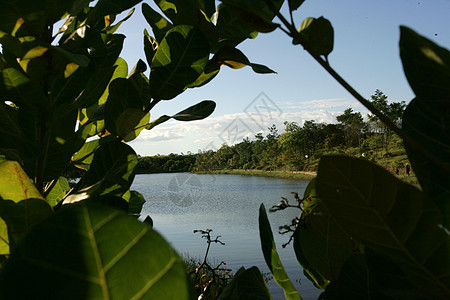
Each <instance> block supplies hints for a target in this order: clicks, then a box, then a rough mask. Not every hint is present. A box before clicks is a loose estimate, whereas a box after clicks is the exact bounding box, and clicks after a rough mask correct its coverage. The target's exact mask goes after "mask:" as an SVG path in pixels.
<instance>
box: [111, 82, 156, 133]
mask: <svg viewBox="0 0 450 300" xmlns="http://www.w3.org/2000/svg"><path fill="white" fill-rule="evenodd" d="M142 102H143V101H142V99H141V98H140V96H139V94H138V91H137V90H136V88H135V87H134V86H133V84H132V83H131V81H130V80H128V79H125V78H117V79H115V80H114V81H113V82H112V83H111V84H110V86H109V96H108V100H107V101H106V105H105V126H106V129H107V130H108V131H109V132H111V133H112V134H114V135H116V136H119V137H121V138H124V137H126V136H127V135H128V134H129V133H131V132H132V131H134V129H135V128H136V126H137V125H138V124H139V123H140V122H141V120H142V118H144V116H145V115H146V114H147V112H146V111H145V110H144V106H143V104H142Z"/></svg>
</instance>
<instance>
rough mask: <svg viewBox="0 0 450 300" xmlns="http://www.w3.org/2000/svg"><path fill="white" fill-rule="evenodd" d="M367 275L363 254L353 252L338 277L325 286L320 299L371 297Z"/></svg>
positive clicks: (334, 299)
mask: <svg viewBox="0 0 450 300" xmlns="http://www.w3.org/2000/svg"><path fill="white" fill-rule="evenodd" d="M368 276H369V274H368V271H367V265H366V262H365V259H364V256H363V255H362V254H360V253H355V254H354V255H352V256H351V257H350V258H349V259H348V260H347V261H346V262H345V264H344V266H343V267H342V271H341V274H340V277H339V279H338V280H336V281H333V282H331V283H330V284H329V285H328V286H327V288H326V290H325V292H324V293H322V295H321V297H320V299H331V300H338V299H371V298H370V296H372V295H371V294H370V288H369V285H370V281H369V278H368ZM375 299H377V298H375Z"/></svg>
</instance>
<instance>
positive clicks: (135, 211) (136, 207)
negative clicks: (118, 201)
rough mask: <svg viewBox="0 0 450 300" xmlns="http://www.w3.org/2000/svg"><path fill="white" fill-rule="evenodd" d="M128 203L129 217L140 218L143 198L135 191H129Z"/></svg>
mask: <svg viewBox="0 0 450 300" xmlns="http://www.w3.org/2000/svg"><path fill="white" fill-rule="evenodd" d="M128 202H129V204H130V206H129V210H128V213H129V214H130V215H134V216H140V214H141V211H142V206H143V205H144V203H145V199H144V196H143V195H142V194H141V193H139V192H137V191H131V196H130V200H129V201H128Z"/></svg>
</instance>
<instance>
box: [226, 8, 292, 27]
mask: <svg viewBox="0 0 450 300" xmlns="http://www.w3.org/2000/svg"><path fill="white" fill-rule="evenodd" d="M222 2H223V3H224V4H225V5H227V6H229V7H230V8H231V10H232V11H233V12H234V13H235V14H236V15H237V16H239V17H241V18H242V21H243V22H244V23H246V24H247V25H248V26H249V27H250V28H252V29H254V30H256V31H259V32H265V33H267V32H272V31H274V30H275V29H277V28H278V26H279V25H278V24H275V23H272V20H273V18H274V17H275V15H276V13H277V11H279V10H280V8H281V5H282V4H283V2H284V1H282V0H270V1H258V0H244V1H240V0H222Z"/></svg>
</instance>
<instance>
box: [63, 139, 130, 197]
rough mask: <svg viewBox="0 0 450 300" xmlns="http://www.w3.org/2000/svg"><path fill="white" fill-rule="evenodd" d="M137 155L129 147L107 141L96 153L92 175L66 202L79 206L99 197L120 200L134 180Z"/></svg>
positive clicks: (83, 181) (90, 171)
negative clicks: (108, 196) (110, 197)
mask: <svg viewBox="0 0 450 300" xmlns="http://www.w3.org/2000/svg"><path fill="white" fill-rule="evenodd" d="M136 165H137V155H136V153H135V152H134V150H133V149H132V148H131V147H130V146H128V145H127V144H124V143H121V142H118V141H108V142H104V143H102V144H101V145H100V147H99V148H98V149H97V150H96V151H95V154H94V159H93V161H92V164H91V166H90V168H89V171H88V172H87V173H86V175H85V176H84V177H83V178H82V180H81V181H80V182H79V184H78V186H77V188H76V189H75V190H74V192H73V193H72V194H71V195H69V197H67V198H66V199H65V200H64V201H65V203H71V202H77V201H80V200H83V199H86V198H88V197H94V196H96V195H103V196H106V195H110V196H119V197H120V196H121V195H122V194H123V193H125V192H126V191H127V190H128V189H129V187H130V185H131V183H132V182H133V179H134V168H135V166H136Z"/></svg>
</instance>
